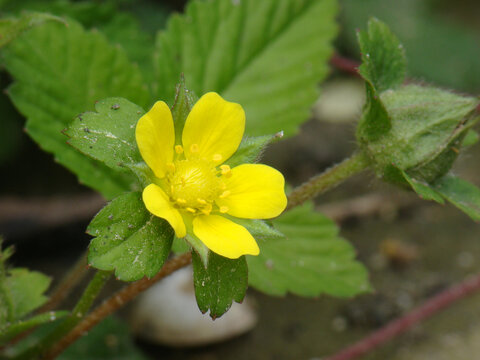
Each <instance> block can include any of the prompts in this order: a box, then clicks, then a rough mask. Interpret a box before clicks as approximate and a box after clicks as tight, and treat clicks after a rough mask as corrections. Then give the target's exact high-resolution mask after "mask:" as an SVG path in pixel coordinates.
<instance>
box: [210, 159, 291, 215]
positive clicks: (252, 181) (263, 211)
mask: <svg viewBox="0 0 480 360" xmlns="http://www.w3.org/2000/svg"><path fill="white" fill-rule="evenodd" d="M224 181H225V184H226V189H227V190H226V194H227V196H221V197H220V198H219V199H217V201H216V202H217V205H218V206H219V207H222V206H224V207H226V208H228V211H227V213H228V214H230V215H233V216H236V217H239V218H245V219H270V218H273V217H275V216H278V215H280V214H281V213H282V211H283V210H285V207H286V206H287V197H286V196H285V189H284V186H285V180H284V178H283V175H282V174H281V173H280V172H279V171H277V170H275V169H274V168H272V167H270V166H267V165H262V164H244V165H240V166H236V167H234V168H233V169H232V170H231V176H230V177H226V176H225V177H224Z"/></svg>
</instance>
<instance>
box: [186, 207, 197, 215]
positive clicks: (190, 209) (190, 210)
mask: <svg viewBox="0 0 480 360" xmlns="http://www.w3.org/2000/svg"><path fill="white" fill-rule="evenodd" d="M185 210H187V211H189V212H191V213H192V214H195V209H193V208H191V207H187V208H185Z"/></svg>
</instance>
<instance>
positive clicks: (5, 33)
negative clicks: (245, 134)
mask: <svg viewBox="0 0 480 360" xmlns="http://www.w3.org/2000/svg"><path fill="white" fill-rule="evenodd" d="M46 21H58V22H61V23H64V24H65V20H63V19H62V18H59V17H57V16H53V15H51V14H45V13H37V12H26V13H22V14H21V15H20V16H19V17H18V18H6V19H0V48H1V47H3V46H5V45H7V44H8V43H9V42H11V41H12V40H14V39H15V38H17V37H18V36H20V35H21V34H22V33H24V32H25V31H27V30H29V29H31V28H33V27H35V26H38V25H41V24H43V23H44V22H46Z"/></svg>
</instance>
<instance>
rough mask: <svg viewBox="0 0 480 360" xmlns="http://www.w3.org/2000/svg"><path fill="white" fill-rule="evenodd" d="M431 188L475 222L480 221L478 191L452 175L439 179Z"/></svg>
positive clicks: (473, 186) (479, 195)
mask: <svg viewBox="0 0 480 360" xmlns="http://www.w3.org/2000/svg"><path fill="white" fill-rule="evenodd" d="M433 187H434V189H435V190H436V191H438V192H439V193H440V194H441V195H442V196H443V197H444V198H445V199H446V200H448V201H449V202H451V203H452V204H453V205H455V206H456V207H457V208H459V209H460V210H462V211H463V212H464V213H465V214H467V215H468V216H470V217H471V218H472V219H473V220H475V221H480V189H479V188H478V187H476V186H475V185H473V184H471V183H469V182H468V181H466V180H463V179H460V178H458V177H456V176H454V175H446V176H444V177H442V178H440V179H439V180H438V181H437V182H435V184H433Z"/></svg>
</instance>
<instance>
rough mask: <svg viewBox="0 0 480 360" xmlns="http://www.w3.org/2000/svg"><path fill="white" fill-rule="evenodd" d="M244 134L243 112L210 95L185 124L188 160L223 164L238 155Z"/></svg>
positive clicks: (199, 103)
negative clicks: (196, 159)
mask: <svg viewBox="0 0 480 360" xmlns="http://www.w3.org/2000/svg"><path fill="white" fill-rule="evenodd" d="M244 130H245V112H244V111H243V108H242V107H241V106H240V105H239V104H235V103H232V102H228V101H225V100H224V99H223V98H222V97H221V96H220V95H218V94H217V93H214V92H210V93H207V94H205V95H203V96H202V97H201V98H200V99H199V100H198V101H197V103H196V104H195V105H194V106H193V108H192V110H191V111H190V113H189V114H188V117H187V120H186V121H185V127H184V129H183V134H182V143H183V148H184V150H185V156H186V157H187V159H190V158H192V157H197V156H198V157H200V158H203V159H208V160H212V161H213V162H214V163H215V165H219V164H222V163H223V162H225V160H227V159H228V158H229V157H230V156H232V154H233V153H234V152H235V151H237V148H238V145H240V141H241V140H242V137H243V132H244Z"/></svg>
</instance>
